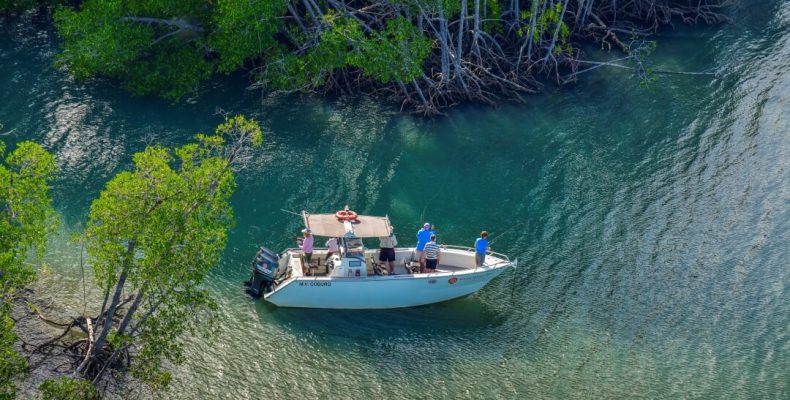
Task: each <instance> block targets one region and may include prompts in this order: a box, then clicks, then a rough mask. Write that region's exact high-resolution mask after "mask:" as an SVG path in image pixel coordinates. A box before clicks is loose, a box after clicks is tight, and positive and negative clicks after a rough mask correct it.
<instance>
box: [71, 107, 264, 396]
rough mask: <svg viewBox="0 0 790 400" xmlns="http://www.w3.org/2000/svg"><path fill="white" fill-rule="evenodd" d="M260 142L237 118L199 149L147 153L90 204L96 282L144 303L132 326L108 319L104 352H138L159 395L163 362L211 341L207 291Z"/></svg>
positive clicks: (141, 371)
mask: <svg viewBox="0 0 790 400" xmlns="http://www.w3.org/2000/svg"><path fill="white" fill-rule="evenodd" d="M261 141H262V132H261V129H260V127H259V125H258V123H257V122H256V121H254V120H248V119H246V118H244V117H242V116H236V117H232V118H227V119H226V121H225V123H223V124H221V125H220V126H219V127H217V129H216V131H215V133H214V134H212V135H206V134H198V135H197V142H196V143H191V144H187V145H184V146H181V147H179V148H175V149H170V148H165V147H161V146H151V147H148V148H147V149H145V150H144V151H142V152H140V153H137V154H135V155H134V157H133V160H134V169H133V170H132V171H125V172H121V173H119V174H117V175H116V176H115V177H114V178H113V179H112V180H110V181H109V182H108V183H107V186H106V187H105V189H104V190H103V191H102V192H101V194H100V195H99V198H98V199H96V200H94V202H93V203H92V204H91V208H90V213H89V221H88V225H87V228H86V237H87V250H88V253H89V255H90V256H91V260H92V263H93V271H94V274H95V277H96V282H98V283H99V284H100V285H101V286H102V288H103V289H105V291H106V292H109V290H110V289H111V288H116V289H123V290H124V291H126V292H127V293H133V294H134V296H135V298H136V300H135V303H139V307H137V306H132V307H131V308H130V310H129V311H128V313H127V314H126V315H125V316H124V321H126V320H128V321H130V322H129V323H128V325H124V322H121V323H120V324H118V323H116V322H113V316H112V315H110V316H108V318H107V319H106V321H105V325H104V329H103V330H106V331H111V332H112V333H111V334H109V335H108V336H107V338H108V339H107V344H108V345H109V348H110V349H111V351H118V350H121V349H131V350H133V352H134V355H135V356H134V359H133V363H132V368H131V370H132V372H133V374H134V375H135V376H137V377H139V378H141V379H143V380H144V381H145V382H147V383H149V384H151V385H152V386H154V387H158V386H163V385H166V384H167V383H168V381H169V379H170V377H169V374H168V373H167V372H166V371H165V370H164V369H163V362H164V361H169V362H171V363H175V364H178V363H181V362H183V361H184V356H183V344H182V343H181V342H180V341H178V340H176V339H175V338H177V337H178V336H179V335H181V334H184V333H189V334H196V333H197V332H202V333H205V334H208V333H210V331H211V325H212V314H213V312H214V310H215V308H216V306H215V303H214V301H213V299H212V298H211V297H210V295H209V293H208V292H207V291H206V290H205V289H203V287H202V284H203V282H204V280H205V278H206V276H207V274H208V273H209V271H210V270H211V269H212V268H213V267H214V266H215V265H217V263H218V262H219V258H220V254H221V252H222V250H223V249H224V247H225V243H226V241H227V232H228V230H229V229H230V228H231V227H232V226H233V223H234V222H233V212H232V209H231V206H230V203H229V199H230V196H231V194H232V193H233V191H234V189H235V181H234V174H233V172H234V169H235V168H237V167H238V166H239V165H240V163H242V162H243V161H244V160H245V157H247V156H249V150H250V148H251V147H253V146H257V145H259V144H260V143H261ZM135 307H137V308H135ZM99 347H102V346H99Z"/></svg>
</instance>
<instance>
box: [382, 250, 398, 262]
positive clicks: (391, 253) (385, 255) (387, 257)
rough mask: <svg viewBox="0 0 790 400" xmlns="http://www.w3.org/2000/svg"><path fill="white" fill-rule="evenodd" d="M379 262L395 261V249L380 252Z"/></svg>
mask: <svg viewBox="0 0 790 400" xmlns="http://www.w3.org/2000/svg"><path fill="white" fill-rule="evenodd" d="M379 261H395V249H384V248H383V249H381V250H379Z"/></svg>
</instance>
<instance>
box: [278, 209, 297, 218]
mask: <svg viewBox="0 0 790 400" xmlns="http://www.w3.org/2000/svg"><path fill="white" fill-rule="evenodd" d="M280 211H282V212H285V213H288V214H293V215H296V216H298V217H301V216H302V214H301V213H297V212H293V211H288V210H286V209H284V208H281V209H280Z"/></svg>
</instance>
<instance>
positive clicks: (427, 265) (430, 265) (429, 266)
mask: <svg viewBox="0 0 790 400" xmlns="http://www.w3.org/2000/svg"><path fill="white" fill-rule="evenodd" d="M437 264H439V260H431V259H426V260H425V269H432V270H436V265H437Z"/></svg>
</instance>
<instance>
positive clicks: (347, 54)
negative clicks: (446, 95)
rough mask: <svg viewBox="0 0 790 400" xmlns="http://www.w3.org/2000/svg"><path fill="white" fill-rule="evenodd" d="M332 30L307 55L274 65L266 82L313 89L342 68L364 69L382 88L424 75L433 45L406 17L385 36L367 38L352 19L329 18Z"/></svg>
mask: <svg viewBox="0 0 790 400" xmlns="http://www.w3.org/2000/svg"><path fill="white" fill-rule="evenodd" d="M326 21H327V23H328V24H329V28H328V29H326V30H325V31H324V32H323V33H322V34H321V37H320V42H319V43H318V45H317V46H315V47H313V48H312V49H310V50H309V51H308V52H307V53H306V54H305V55H304V56H301V57H300V56H296V55H292V54H287V55H284V56H282V58H281V59H280V60H279V61H278V62H274V63H272V64H271V65H269V68H267V69H266V71H265V72H264V74H263V75H262V77H261V78H262V80H263V81H265V82H267V83H268V84H269V85H270V86H272V87H274V88H276V89H301V88H305V89H309V88H313V87H319V86H321V85H323V84H324V83H325V81H326V78H327V76H328V74H329V73H331V72H333V71H334V70H336V69H338V68H346V67H354V68H359V69H360V70H361V71H362V72H363V73H364V74H365V75H366V76H368V77H371V78H374V79H376V80H377V81H379V82H382V83H388V82H393V81H398V80H401V81H409V80H411V79H414V78H417V77H419V76H421V75H422V73H423V72H422V63H423V61H424V60H425V58H426V57H428V54H429V53H430V50H431V41H430V40H429V39H428V38H426V37H424V36H423V35H422V34H421V33H420V32H419V31H418V30H417V28H416V27H415V26H414V25H412V24H411V23H410V22H409V21H408V20H406V19H405V18H396V19H393V20H390V21H388V22H387V28H386V29H385V30H384V31H382V32H373V33H371V34H367V35H366V34H365V33H364V32H363V31H362V27H361V26H360V24H359V23H358V22H357V21H356V20H353V19H348V18H343V17H339V16H336V15H334V14H327V15H326Z"/></svg>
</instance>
